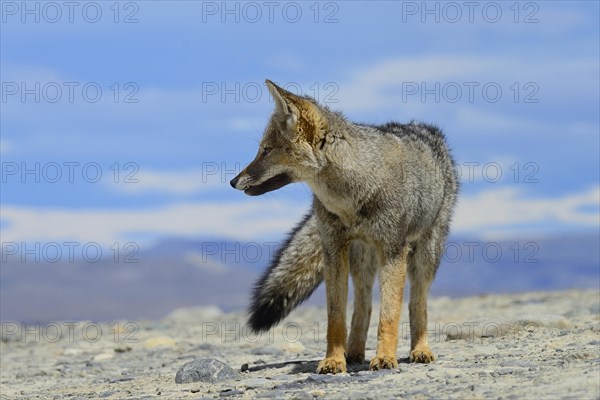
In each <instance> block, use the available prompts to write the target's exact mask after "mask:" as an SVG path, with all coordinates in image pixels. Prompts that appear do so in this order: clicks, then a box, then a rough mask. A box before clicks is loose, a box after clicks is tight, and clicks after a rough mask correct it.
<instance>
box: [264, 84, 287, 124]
mask: <svg viewBox="0 0 600 400" xmlns="http://www.w3.org/2000/svg"><path fill="white" fill-rule="evenodd" d="M265 83H266V84H267V88H268V89H269V93H271V96H272V97H273V101H274V102H275V112H276V113H278V114H284V115H285V114H289V113H291V110H290V107H289V106H288V103H287V102H286V101H285V99H284V98H283V95H282V92H286V91H285V90H283V89H282V88H280V87H279V86H277V85H276V84H274V83H273V82H271V81H270V80H268V79H267V80H265Z"/></svg>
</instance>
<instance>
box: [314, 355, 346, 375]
mask: <svg viewBox="0 0 600 400" xmlns="http://www.w3.org/2000/svg"><path fill="white" fill-rule="evenodd" d="M339 372H346V360H344V359H341V360H338V359H337V358H325V359H324V360H321V362H319V365H317V373H318V374H337V373H339Z"/></svg>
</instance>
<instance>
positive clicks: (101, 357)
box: [92, 353, 115, 361]
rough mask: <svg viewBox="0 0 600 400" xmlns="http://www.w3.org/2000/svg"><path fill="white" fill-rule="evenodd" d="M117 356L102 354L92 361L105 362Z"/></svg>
mask: <svg viewBox="0 0 600 400" xmlns="http://www.w3.org/2000/svg"><path fill="white" fill-rule="evenodd" d="M114 356H115V355H114V354H113V353H100V354H98V355H95V356H94V358H92V360H94V361H103V360H109V359H111V358H113V357H114Z"/></svg>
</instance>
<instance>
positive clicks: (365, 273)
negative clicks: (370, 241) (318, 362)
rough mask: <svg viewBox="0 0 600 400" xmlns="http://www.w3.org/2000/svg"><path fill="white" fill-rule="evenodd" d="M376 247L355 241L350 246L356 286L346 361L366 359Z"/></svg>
mask: <svg viewBox="0 0 600 400" xmlns="http://www.w3.org/2000/svg"><path fill="white" fill-rule="evenodd" d="M375 256H376V254H375V251H374V249H372V248H370V247H369V246H368V245H367V244H364V243H360V242H358V243H353V244H352V245H351V247H350V273H351V274H352V285H353V287H354V312H353V314H352V323H351V324H350V337H349V339H348V348H347V351H346V362H347V363H349V364H362V363H363V361H364V360H365V345H366V342H367V334H368V331H369V324H370V322H371V309H372V306H371V304H372V301H373V282H374V280H375V271H376V270H377V264H376V263H377V261H376V258H375Z"/></svg>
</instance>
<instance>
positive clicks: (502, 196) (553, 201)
mask: <svg viewBox="0 0 600 400" xmlns="http://www.w3.org/2000/svg"><path fill="white" fill-rule="evenodd" d="M599 204H600V186H598V187H595V188H592V189H589V190H586V191H583V192H580V193H571V194H568V195H564V196H562V197H558V198H530V197H526V196H525V194H524V193H523V192H522V191H519V190H517V189H514V188H500V189H493V190H485V191H482V192H480V193H478V194H476V195H473V196H462V197H460V198H459V201H458V207H457V211H456V215H455V217H454V223H453V231H454V232H459V233H460V232H478V233H482V234H485V233H486V232H489V231H494V230H500V229H506V228H510V229H511V230H512V231H515V227H523V226H527V225H529V226H534V225H535V224H539V223H545V222H549V223H554V224H556V223H558V224H566V225H574V226H579V227H586V228H589V227H597V226H598V225H599V224H600V213H599V211H598V205H599ZM590 209H592V210H590Z"/></svg>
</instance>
